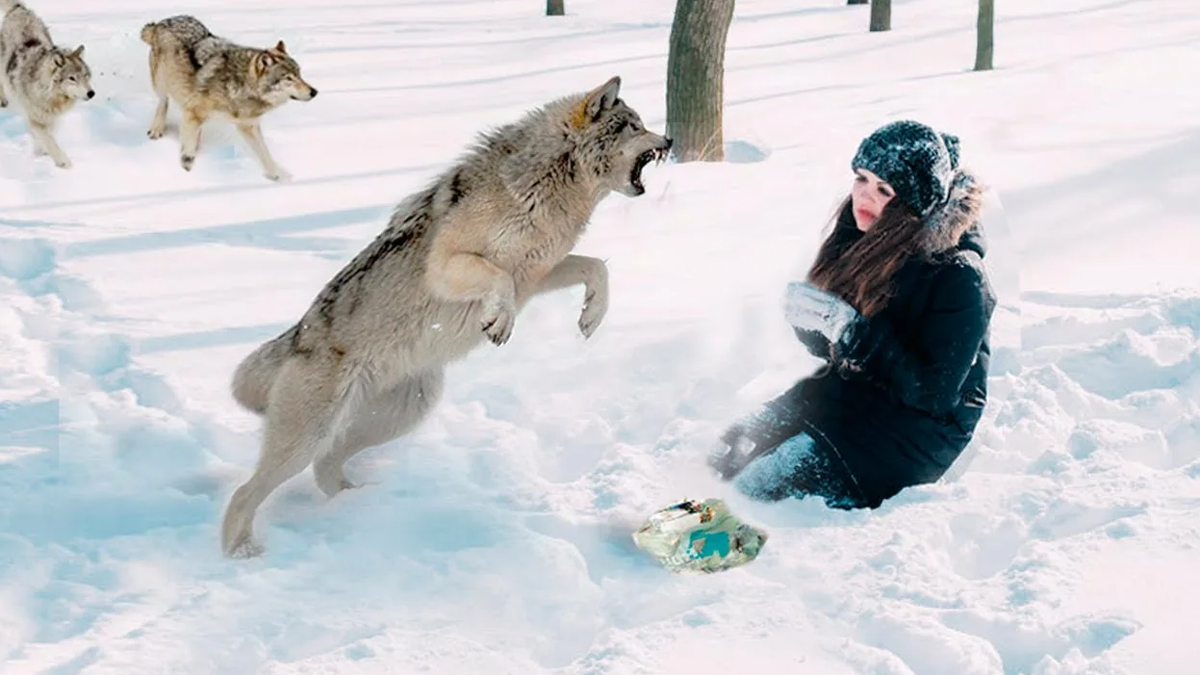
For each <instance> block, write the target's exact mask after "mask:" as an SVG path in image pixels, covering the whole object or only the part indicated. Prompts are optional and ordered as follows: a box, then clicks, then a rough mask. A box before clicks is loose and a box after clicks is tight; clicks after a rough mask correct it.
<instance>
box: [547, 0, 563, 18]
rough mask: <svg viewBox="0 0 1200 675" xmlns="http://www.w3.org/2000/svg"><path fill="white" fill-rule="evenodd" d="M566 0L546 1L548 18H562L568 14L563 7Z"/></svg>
mask: <svg viewBox="0 0 1200 675" xmlns="http://www.w3.org/2000/svg"><path fill="white" fill-rule="evenodd" d="M564 1H565V0H546V16H562V15H564V14H566V13H567V8H566V7H563V3H564Z"/></svg>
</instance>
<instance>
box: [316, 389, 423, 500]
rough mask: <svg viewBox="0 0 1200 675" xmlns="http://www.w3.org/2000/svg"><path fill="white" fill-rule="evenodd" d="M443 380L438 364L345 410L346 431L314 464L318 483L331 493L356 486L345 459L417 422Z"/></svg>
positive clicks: (408, 429)
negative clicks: (348, 478) (349, 475)
mask: <svg viewBox="0 0 1200 675" xmlns="http://www.w3.org/2000/svg"><path fill="white" fill-rule="evenodd" d="M443 381H444V376H443V373H442V370H441V369H440V368H439V369H436V370H430V371H426V372H424V373H421V374H419V375H415V376H412V377H408V378H406V379H404V380H403V381H402V382H400V383H399V384H397V385H396V386H394V387H391V388H390V389H387V390H385V391H382V392H376V393H372V394H371V395H370V396H368V397H367V398H366V399H364V400H363V401H362V403H361V405H359V406H356V408H355V409H354V410H348V411H346V415H347V423H346V429H345V431H344V432H343V433H342V434H341V435H340V436H339V437H338V438H336V439H334V442H333V444H332V445H331V446H330V447H329V451H328V452H326V453H325V454H323V455H321V456H319V457H317V460H316V462H315V463H314V464H313V476H314V477H315V478H316V481H317V487H319V488H321V491H322V492H324V493H325V494H326V495H328V496H330V497H332V496H334V495H336V494H337V493H338V492H341V491H342V490H345V489H349V488H354V487H357V486H356V485H354V484H353V483H351V482H350V481H349V480H347V479H346V474H345V469H344V468H343V465H344V464H345V463H346V460H348V459H350V458H351V457H353V456H354V455H356V454H358V453H359V452H362V451H363V450H366V449H367V448H371V447H374V446H376V445H382V444H384V443H387V442H388V441H390V440H392V439H394V438H398V437H399V436H401V435H403V434H405V433H408V432H409V431H411V430H412V429H413V428H414V427H416V426H417V425H418V424H420V423H421V421H422V420H424V419H425V416H426V415H428V414H429V411H430V410H432V409H433V407H434V405H436V404H437V402H438V400H439V399H440V398H441V396H442V387H443Z"/></svg>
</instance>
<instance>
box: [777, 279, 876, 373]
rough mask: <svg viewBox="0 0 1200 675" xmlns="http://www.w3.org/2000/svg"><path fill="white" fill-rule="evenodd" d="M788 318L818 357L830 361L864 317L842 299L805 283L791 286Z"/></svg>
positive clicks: (802, 340)
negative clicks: (837, 347)
mask: <svg viewBox="0 0 1200 675" xmlns="http://www.w3.org/2000/svg"><path fill="white" fill-rule="evenodd" d="M784 318H786V319H787V321H788V323H790V324H791V325H792V327H793V328H794V329H795V330H796V336H797V337H798V338H800V341H801V342H803V343H804V344H805V346H807V347H808V348H809V351H811V352H812V353H813V355H814V356H818V357H821V358H825V359H829V358H831V357H832V353H831V348H833V347H834V346H836V345H840V344H842V343H843V342H844V340H846V338H847V337H848V331H849V329H850V327H851V326H853V325H854V324H855V323H856V322H857V321H858V320H859V319H861V318H862V317H861V315H860V314H859V313H858V310H856V309H854V307H852V306H850V304H849V303H847V302H846V301H845V300H842V299H841V298H839V297H838V296H836V295H834V294H832V293H829V292H828V291H823V290H821V289H819V288H817V287H816V286H813V285H812V284H810V283H808V282H804V281H793V282H792V283H790V284H788V287H787V296H786V299H785V302H784Z"/></svg>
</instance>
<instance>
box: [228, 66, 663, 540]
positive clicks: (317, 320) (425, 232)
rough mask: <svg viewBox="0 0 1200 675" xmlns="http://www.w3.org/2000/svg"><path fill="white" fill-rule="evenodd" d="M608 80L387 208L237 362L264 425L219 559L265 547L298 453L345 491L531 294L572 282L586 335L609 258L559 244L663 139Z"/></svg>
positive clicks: (628, 181) (505, 331) (636, 191)
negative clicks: (279, 492) (258, 526)
mask: <svg viewBox="0 0 1200 675" xmlns="http://www.w3.org/2000/svg"><path fill="white" fill-rule="evenodd" d="M620 85H621V81H620V78H619V77H613V78H612V79H610V80H608V81H607V82H605V83H604V84H603V85H601V86H599V87H597V88H596V89H593V90H591V91H589V92H586V93H576V94H573V95H570V96H564V97H562V98H559V99H556V100H553V101H550V102H548V103H546V104H545V105H543V106H542V107H540V108H538V109H535V110H532V111H530V112H528V113H527V114H526V115H525V116H524V117H523V118H522V119H520V120H517V121H515V122H512V123H509V124H507V125H504V126H501V127H499V128H496V129H493V130H490V131H487V132H484V133H482V134H481V135H480V136H479V138H478V139H477V142H476V143H475V144H474V146H473V147H472V148H470V149H469V150H468V151H467V152H466V153H465V154H464V155H463V156H461V157H460V158H459V159H458V161H456V162H455V163H454V164H452V165H451V166H449V167H448V168H447V169H446V170H445V171H444V172H443V173H441V174H440V175H439V176H437V177H436V178H435V179H434V180H433V181H431V182H430V183H429V184H428V185H426V186H425V187H423V188H422V189H419V190H418V191H416V192H415V193H413V194H411V195H409V196H408V197H407V198H405V199H404V200H402V201H401V202H400V203H399V205H398V206H397V207H396V209H395V211H394V212H393V214H392V216H391V219H390V221H389V223H388V225H387V227H386V228H385V229H384V230H383V232H382V233H380V234H379V236H378V237H376V239H375V240H374V241H373V242H371V243H370V244H369V245H367V246H366V247H365V248H364V249H363V250H362V251H361V252H360V253H359V254H358V255H357V256H356V257H355V258H354V259H353V260H351V261H350V262H349V263H348V264H347V265H346V266H345V267H344V268H343V269H342V270H341V271H340V272H339V273H338V274H336V275H335V276H334V277H333V278H332V279H331V280H330V281H329V282H327V283H326V285H325V286H324V288H323V289H322V290H321V291H320V292H319V293H318V294H317V295H316V297H315V299H314V301H313V303H312V304H311V305H310V307H309V308H308V310H307V311H306V313H305V314H304V315H303V317H302V318H301V319H300V320H299V321H298V322H297V323H296V324H295V325H294V326H292V327H291V328H290V329H288V330H287V331H285V332H284V333H283V334H282V335H280V336H279V337H277V338H275V339H273V340H271V341H269V342H267V343H265V344H263V345H261V346H259V347H258V348H257V349H256V350H254V351H253V352H252V353H251V354H250V355H249V356H247V357H246V359H245V360H244V361H243V362H242V363H241V364H240V365H239V366H238V367H237V369H236V371H235V372H234V375H233V380H232V392H233V396H234V398H235V399H236V400H237V402H238V403H239V404H241V405H242V406H244V407H245V408H247V409H249V410H251V411H253V412H255V413H258V414H260V415H262V416H263V418H264V419H263V422H264V432H263V446H262V454H261V455H260V457H259V459H258V464H257V467H256V469H255V471H254V474H253V475H252V476H251V477H250V479H249V480H248V481H246V483H245V484H243V485H242V486H241V487H239V488H238V489H237V490H236V491H235V492H234V493H233V496H232V498H231V499H230V502H229V505H228V507H227V509H226V511H225V517H224V523H223V525H222V530H221V543H222V548H223V550H224V552H225V554H226V555H228V556H231V557H250V556H256V555H258V554H260V553H261V552H262V550H263V549H262V547H261V546H260V545H259V544H258V543H257V542H256V541H255V539H254V536H253V522H254V515H255V511H256V510H257V509H258V508H259V506H260V505H261V504H262V503H263V501H264V500H265V499H266V498H267V496H268V495H270V494H271V492H272V491H274V490H275V489H276V488H278V487H279V486H280V485H281V484H283V482H284V481H286V480H288V479H289V478H291V477H292V476H295V475H297V474H298V473H300V472H301V471H302V470H304V468H305V467H307V466H308V465H309V463H312V464H313V474H314V477H315V479H316V483H317V486H318V487H319V488H320V489H321V490H322V491H323V492H324V493H325V494H326V495H328V496H330V497H332V496H334V495H335V494H337V493H338V492H339V491H341V490H343V489H346V488H352V487H356V486H355V485H354V484H352V483H350V482H349V481H348V480H347V479H346V476H345V473H344V472H343V469H342V465H343V463H344V462H345V461H346V460H347V459H349V458H350V457H351V456H353V455H354V454H356V453H358V452H359V451H361V450H364V449H366V448H369V447H373V446H376V445H381V444H383V443H386V442H388V441H390V440H392V439H394V438H397V437H399V436H401V435H403V434H405V433H407V432H409V431H410V430H412V429H413V428H414V427H415V426H416V425H417V424H418V423H420V422H421V421H422V420H423V419H424V417H425V416H426V415H427V414H428V413H429V411H430V410H431V409H432V408H433V407H434V405H435V404H436V403H437V402H438V400H439V398H440V397H441V394H442V385H443V371H444V369H445V368H446V366H447V365H448V364H449V363H451V362H453V361H456V360H459V359H461V358H463V357H465V356H466V355H467V354H468V353H469V352H470V351H472V350H473V349H474V348H475V347H477V346H479V345H481V344H482V343H483V341H484V340H488V341H491V342H492V343H494V344H496V345H503V344H505V343H506V342H507V341H508V339H509V337H510V336H511V334H512V332H513V326H514V321H515V319H516V317H517V314H518V312H519V311H520V310H521V308H522V307H524V306H525V304H526V303H527V302H528V301H529V300H530V298H531V297H532V296H535V295H538V294H541V293H545V292H548V291H554V290H558V289H564V288H567V287H571V286H575V285H579V284H582V285H583V287H584V292H583V307H582V311H581V313H580V315H579V319H578V327H579V331H580V332H581V333H582V334H583V336H584V337H585V338H587V337H590V336H591V335H592V333H593V331H595V330H596V327H597V326H599V325H600V322H601V320H602V319H603V318H604V315H605V313H606V312H607V310H608V269H607V267H606V266H605V264H604V262H603V261H601V260H599V259H597V258H591V257H586V256H582V255H575V254H572V253H571V251H572V250H573V248H574V247H575V244H576V242H577V241H578V239H579V237H580V236H581V234H582V233H583V231H584V228H585V227H586V225H587V222H588V220H589V219H590V218H591V215H592V212H593V210H594V209H595V207H596V205H597V204H598V203H599V202H600V201H601V200H602V199H604V198H605V197H606V196H607V195H609V194H610V193H612V192H614V191H615V192H620V193H622V194H624V195H626V196H629V197H636V196H638V195H641V194H643V193H644V192H645V187H644V186H643V183H642V170H643V169H644V168H645V167H646V165H647V164H649V163H650V162H652V161H656V162H661V161H663V160H665V159H666V153H667V151H668V150H669V149H670V147H671V140H670V139H668V138H665V137H663V136H660V135H658V134H656V133H653V132H651V131H648V130H647V129H646V128H645V127H644V126H643V124H642V121H641V119H640V117H639V115H638V113H637V112H635V111H634V110H633V109H632V108H631V107H629V106H628V105H627V104H626V103H625V102H624V101H623V100H622V99H621V98H619V97H618V92H619V90H620ZM535 339H536V337H535Z"/></svg>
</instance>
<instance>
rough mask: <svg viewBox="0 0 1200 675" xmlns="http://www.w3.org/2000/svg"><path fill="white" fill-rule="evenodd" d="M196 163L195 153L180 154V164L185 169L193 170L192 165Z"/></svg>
mask: <svg viewBox="0 0 1200 675" xmlns="http://www.w3.org/2000/svg"><path fill="white" fill-rule="evenodd" d="M195 163H196V156H195V155H180V156H179V166H182V167H183V170H184V171H191V170H192V165H193V164H195Z"/></svg>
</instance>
